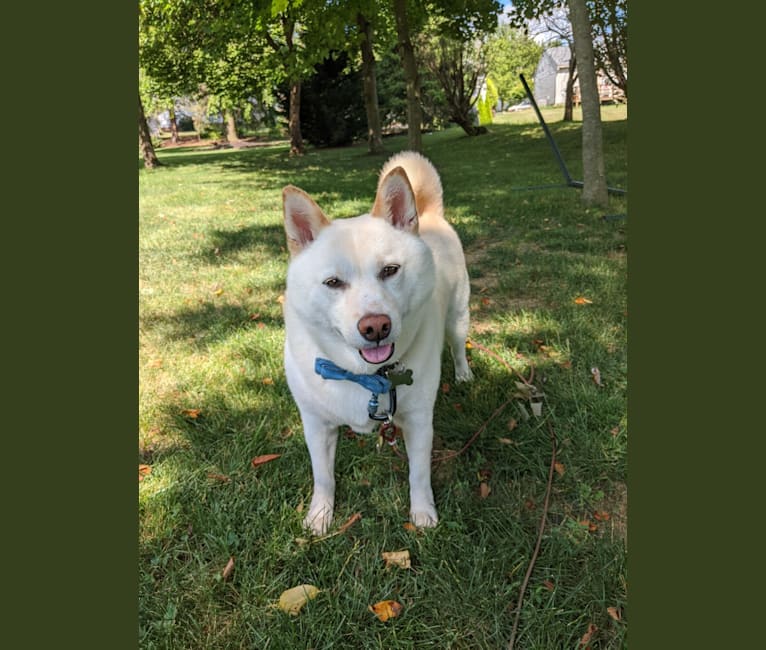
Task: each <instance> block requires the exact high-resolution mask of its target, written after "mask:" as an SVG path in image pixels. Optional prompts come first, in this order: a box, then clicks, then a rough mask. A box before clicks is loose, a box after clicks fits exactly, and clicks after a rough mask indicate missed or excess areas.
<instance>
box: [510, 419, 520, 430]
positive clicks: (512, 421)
mask: <svg viewBox="0 0 766 650" xmlns="http://www.w3.org/2000/svg"><path fill="white" fill-rule="evenodd" d="M517 426H519V422H518V420H516V418H511V419H510V420H508V431H513V430H514V429H515V428H516V427H517Z"/></svg>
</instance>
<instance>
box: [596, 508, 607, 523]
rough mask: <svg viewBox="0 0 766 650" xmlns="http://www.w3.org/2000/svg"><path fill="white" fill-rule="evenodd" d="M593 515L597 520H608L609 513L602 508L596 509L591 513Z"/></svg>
mask: <svg viewBox="0 0 766 650" xmlns="http://www.w3.org/2000/svg"><path fill="white" fill-rule="evenodd" d="M593 517H594V519H597V520H598V521H609V513H608V512H606V511H604V510H597V511H596V512H594V513H593Z"/></svg>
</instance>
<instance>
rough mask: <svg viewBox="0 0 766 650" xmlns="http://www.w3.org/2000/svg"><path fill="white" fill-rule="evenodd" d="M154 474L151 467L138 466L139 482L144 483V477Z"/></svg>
mask: <svg viewBox="0 0 766 650" xmlns="http://www.w3.org/2000/svg"><path fill="white" fill-rule="evenodd" d="M151 473H152V466H151V465H139V466H138V480H139V481H143V480H144V476H149V474H151Z"/></svg>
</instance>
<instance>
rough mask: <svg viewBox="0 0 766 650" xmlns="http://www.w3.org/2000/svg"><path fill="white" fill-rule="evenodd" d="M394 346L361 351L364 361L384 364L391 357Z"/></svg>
mask: <svg viewBox="0 0 766 650" xmlns="http://www.w3.org/2000/svg"><path fill="white" fill-rule="evenodd" d="M392 347H393V345H392V344H390V343H389V344H388V345H380V346H378V347H377V348H365V349H363V350H360V352H361V353H362V357H364V360H365V361H367V362H369V363H383V362H384V361H385V360H386V359H388V357H390V356H391V351H392V350H391V348H392Z"/></svg>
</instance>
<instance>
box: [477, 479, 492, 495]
mask: <svg viewBox="0 0 766 650" xmlns="http://www.w3.org/2000/svg"><path fill="white" fill-rule="evenodd" d="M490 492H492V488H491V487H489V483H485V482H484V481H482V482H481V484H480V485H479V496H480V497H481V498H482V499H486V498H487V497H488V496H489V493H490Z"/></svg>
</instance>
